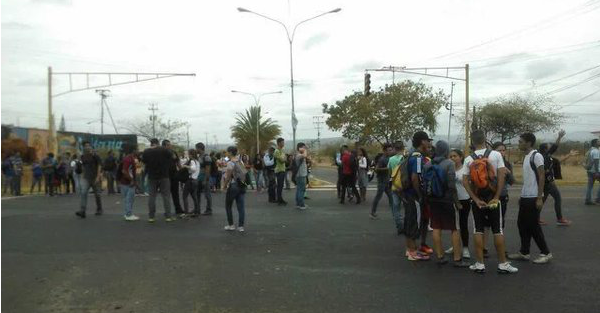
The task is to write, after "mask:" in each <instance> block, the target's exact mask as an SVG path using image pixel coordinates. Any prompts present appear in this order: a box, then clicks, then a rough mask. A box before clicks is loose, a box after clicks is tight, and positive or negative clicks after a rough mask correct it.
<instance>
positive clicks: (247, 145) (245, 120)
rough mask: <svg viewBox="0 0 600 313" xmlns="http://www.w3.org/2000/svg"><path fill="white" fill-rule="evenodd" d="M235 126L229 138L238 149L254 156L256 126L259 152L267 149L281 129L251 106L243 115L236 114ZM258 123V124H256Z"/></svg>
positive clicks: (257, 108)
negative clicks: (233, 140)
mask: <svg viewBox="0 0 600 313" xmlns="http://www.w3.org/2000/svg"><path fill="white" fill-rule="evenodd" d="M235 119H236V122H235V125H233V126H231V138H233V139H235V143H236V145H237V146H238V149H240V150H245V151H246V152H247V153H251V155H252V156H254V155H255V154H256V126H257V124H258V131H259V137H260V151H264V150H266V149H267V146H268V145H269V143H270V142H271V141H272V140H274V139H275V138H277V136H279V135H280V134H281V127H280V126H279V125H277V124H276V123H275V121H273V120H272V119H270V118H263V117H262V116H261V108H260V106H251V107H250V109H248V110H246V112H245V114H243V113H237V116H236V118H235ZM257 122H259V123H257Z"/></svg>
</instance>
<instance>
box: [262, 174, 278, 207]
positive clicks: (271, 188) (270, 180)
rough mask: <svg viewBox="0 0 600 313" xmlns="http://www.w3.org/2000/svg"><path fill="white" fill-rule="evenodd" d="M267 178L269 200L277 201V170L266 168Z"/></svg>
mask: <svg viewBox="0 0 600 313" xmlns="http://www.w3.org/2000/svg"><path fill="white" fill-rule="evenodd" d="M265 179H266V181H267V191H268V193H269V202H274V201H277V192H276V191H275V189H276V187H275V186H276V185H277V182H276V181H275V172H274V171H273V169H266V170H265Z"/></svg>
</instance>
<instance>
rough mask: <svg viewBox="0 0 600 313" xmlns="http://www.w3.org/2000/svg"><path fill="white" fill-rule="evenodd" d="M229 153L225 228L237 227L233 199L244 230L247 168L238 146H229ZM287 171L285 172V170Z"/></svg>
mask: <svg viewBox="0 0 600 313" xmlns="http://www.w3.org/2000/svg"><path fill="white" fill-rule="evenodd" d="M227 152H228V153H229V161H228V162H227V168H226V170H225V180H224V187H227V193H226V195H225V211H226V212H227V226H225V228H224V229H225V230H227V231H234V230H235V229H236V227H235V224H234V223H233V212H232V206H233V201H235V204H236V206H237V210H238V227H237V230H238V231H239V232H244V223H245V219H246V210H245V207H244V195H245V193H246V188H247V186H246V183H245V180H246V174H247V172H246V168H245V167H244V164H243V163H242V161H241V160H240V156H239V155H238V150H237V148H236V147H233V146H231V147H229V148H227ZM284 173H285V172H284Z"/></svg>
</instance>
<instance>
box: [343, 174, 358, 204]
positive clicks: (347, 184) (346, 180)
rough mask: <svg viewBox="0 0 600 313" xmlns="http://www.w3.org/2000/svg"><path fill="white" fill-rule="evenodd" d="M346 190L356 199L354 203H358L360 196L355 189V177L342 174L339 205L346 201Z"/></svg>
mask: <svg viewBox="0 0 600 313" xmlns="http://www.w3.org/2000/svg"><path fill="white" fill-rule="evenodd" d="M348 188H351V189H352V194H353V195H354V196H355V197H356V203H359V202H360V194H359V193H358V190H357V189H356V176H355V175H352V174H350V175H346V174H343V175H342V194H341V199H340V203H344V202H345V200H346V190H347V189H348Z"/></svg>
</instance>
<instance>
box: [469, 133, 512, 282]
mask: <svg viewBox="0 0 600 313" xmlns="http://www.w3.org/2000/svg"><path fill="white" fill-rule="evenodd" d="M471 141H472V142H473V145H474V146H475V149H474V152H473V153H472V154H471V155H469V156H468V157H466V158H465V165H464V166H465V169H464V175H463V185H464V186H465V189H466V190H467V193H469V196H470V197H471V199H473V206H472V210H473V219H474V220H475V234H474V239H475V256H476V262H475V263H474V264H473V265H471V266H470V267H469V268H470V269H471V270H472V271H474V272H476V273H485V264H484V262H483V249H484V242H483V234H484V232H485V227H488V226H489V227H490V228H491V229H492V233H493V234H494V245H495V246H496V252H497V254H498V267H497V271H498V272H499V273H503V274H510V273H516V272H518V269H517V268H516V267H513V266H512V265H511V264H510V262H507V260H506V248H505V243H504V232H503V231H502V210H501V209H500V208H499V206H500V195H501V194H502V189H503V188H504V184H505V180H506V166H505V165H504V159H503V158H502V155H501V154H500V152H498V151H494V150H491V149H487V148H486V138H485V133H484V132H483V131H482V130H475V131H473V132H472V133H471Z"/></svg>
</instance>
